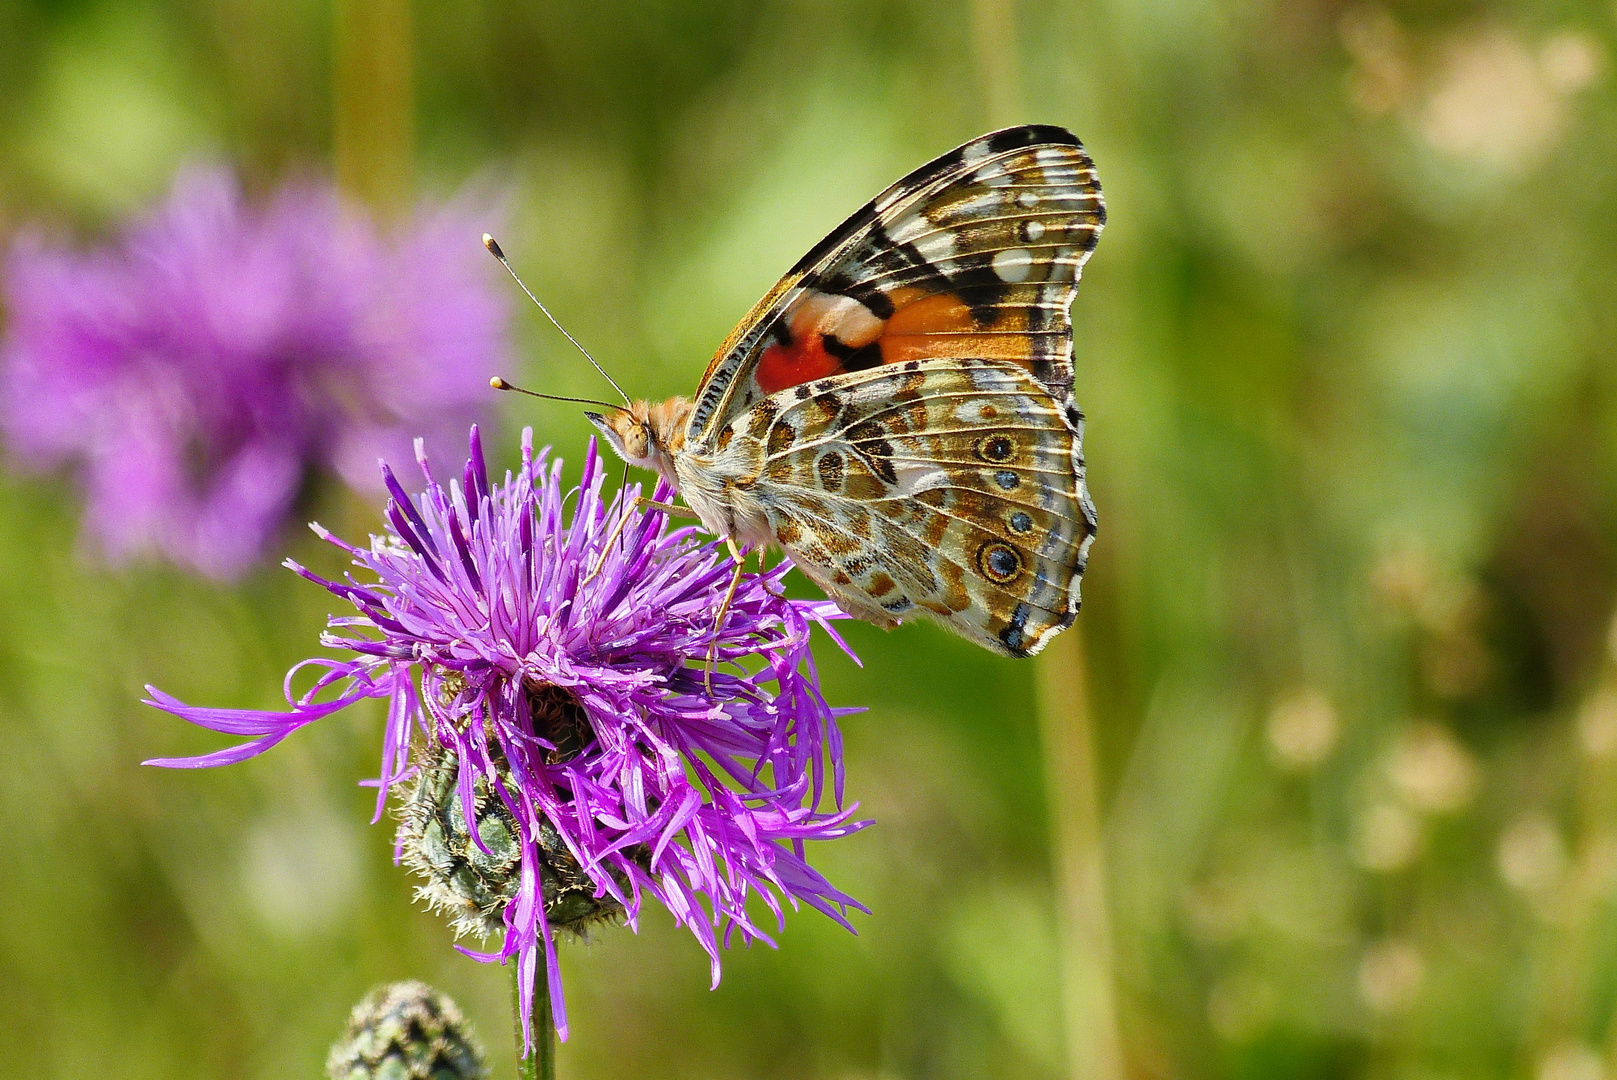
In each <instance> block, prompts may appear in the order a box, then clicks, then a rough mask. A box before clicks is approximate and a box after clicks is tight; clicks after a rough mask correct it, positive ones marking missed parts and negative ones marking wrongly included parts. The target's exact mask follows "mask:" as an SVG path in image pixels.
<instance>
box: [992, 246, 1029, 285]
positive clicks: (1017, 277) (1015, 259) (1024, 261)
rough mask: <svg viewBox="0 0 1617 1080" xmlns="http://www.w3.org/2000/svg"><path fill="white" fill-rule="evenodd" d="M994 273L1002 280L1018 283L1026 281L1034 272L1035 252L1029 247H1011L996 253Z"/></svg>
mask: <svg viewBox="0 0 1617 1080" xmlns="http://www.w3.org/2000/svg"><path fill="white" fill-rule="evenodd" d="M993 266H994V273H996V274H998V275H999V279H1000V280H1001V281H1006V282H1010V283H1011V284H1013V285H1014V284H1016V283H1017V282H1019V281H1026V280H1027V278H1028V275H1029V274H1031V273H1032V272H1033V252H1031V251H1029V250H1028V249H1027V248H1009V249H1007V250H1005V251H1000V252H996V253H995V255H994V262H993Z"/></svg>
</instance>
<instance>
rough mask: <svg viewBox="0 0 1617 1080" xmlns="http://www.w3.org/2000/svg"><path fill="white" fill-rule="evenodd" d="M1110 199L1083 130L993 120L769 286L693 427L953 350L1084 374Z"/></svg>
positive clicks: (1063, 392) (714, 377)
mask: <svg viewBox="0 0 1617 1080" xmlns="http://www.w3.org/2000/svg"><path fill="white" fill-rule="evenodd" d="M1105 216H1106V215H1105V208H1104V205H1103V203H1102V200H1101V193H1100V186H1099V183H1098V181H1097V180H1096V178H1095V169H1094V163H1093V162H1092V161H1091V160H1090V158H1089V155H1088V154H1087V153H1086V152H1085V150H1084V148H1083V145H1082V144H1081V143H1080V142H1079V141H1078V139H1077V138H1075V137H1074V136H1073V135H1072V134H1071V133H1070V132H1068V131H1066V130H1064V129H1062V128H1058V127H1047V126H1038V125H1033V126H1027V127H1020V128H1010V129H1007V130H1005V131H999V132H994V133H992V134H989V135H985V136H983V137H982V138H980V139H976V140H974V141H972V142H970V143H967V144H966V145H965V146H962V147H960V148H959V149H957V150H954V151H951V152H950V153H948V154H945V155H943V156H942V157H940V158H938V159H936V160H935V161H933V162H931V163H929V164H927V165H925V166H922V167H921V168H920V169H918V170H916V171H915V172H913V173H911V174H910V175H909V176H907V177H905V178H904V179H902V180H900V181H899V182H898V183H896V184H894V185H893V186H892V187H891V188H889V189H888V190H887V191H885V192H883V193H882V194H881V195H879V196H878V197H877V198H875V199H873V200H872V201H871V202H870V203H868V204H866V205H865V206H864V207H863V208H861V209H860V210H859V211H857V212H856V213H855V214H854V215H853V216H851V217H850V218H849V219H848V220H847V221H846V222H844V223H843V224H842V225H841V226H840V227H839V228H838V229H836V230H835V231H833V232H832V233H831V235H830V236H828V237H827V238H826V239H825V240H824V241H822V242H821V243H820V244H819V245H817V246H816V247H815V248H814V250H812V251H810V252H809V254H808V255H806V256H805V257H804V258H803V259H802V260H800V261H799V263H798V265H797V266H795V267H793V269H792V270H791V272H790V273H788V274H787V275H786V277H785V278H783V279H782V280H781V282H780V283H779V284H778V285H776V287H775V288H774V289H773V290H771V292H770V293H769V295H768V296H766V297H764V299H763V300H761V301H759V303H758V304H757V306H756V307H754V309H753V311H752V312H751V313H750V314H749V315H748V317H747V318H746V319H744V320H743V321H742V323H741V325H740V326H738V327H737V328H736V330H735V332H734V333H732V334H731V336H730V338H729V340H727V341H726V342H725V344H724V345H723V346H722V347H721V348H720V349H719V352H718V354H717V355H716V356H715V358H714V360H713V363H712V364H711V365H710V366H709V368H708V371H707V373H706V374H705V375H704V377H703V380H702V383H701V385H700V387H699V389H698V391H697V395H696V399H695V402H694V407H693V409H692V413H691V419H690V424H689V428H688V429H687V437H688V440H689V441H690V442H692V443H693V444H696V445H700V444H702V443H703V442H705V441H706V440H707V439H708V438H709V437H716V434H717V432H718V431H719V430H721V429H722V428H723V427H724V426H725V425H726V424H727V423H728V422H729V421H730V420H732V419H733V418H734V417H735V416H737V415H738V414H739V413H741V412H742V411H743V410H745V409H747V408H749V407H750V406H751V405H752V404H753V403H754V402H757V401H759V400H761V399H762V398H764V397H767V396H769V395H770V394H774V393H777V392H779V391H781V390H785V389H788V388H791V387H794V386H798V385H801V384H803V383H807V382H811V381H813V380H816V379H821V378H826V377H830V376H835V375H839V374H845V373H849V372H857V371H862V370H867V369H869V368H873V367H877V366H880V365H887V364H901V363H905V362H908V361H911V360H925V359H932V358H943V357H974V358H980V359H981V358H994V359H1000V360H1005V361H1009V362H1012V363H1015V364H1018V365H1021V366H1022V367H1024V368H1026V369H1027V370H1028V371H1030V372H1031V373H1032V374H1033V375H1034V377H1035V378H1036V379H1037V380H1038V381H1039V382H1040V383H1042V384H1043V385H1044V386H1045V387H1046V389H1047V390H1048V391H1049V392H1050V394H1051V395H1052V396H1053V397H1054V398H1055V399H1056V400H1057V401H1060V402H1064V401H1066V400H1067V398H1068V397H1069V395H1070V393H1071V390H1072V323H1071V318H1070V315H1069V310H1068V309H1069V307H1070V306H1071V303H1072V298H1073V293H1074V290H1075V289H1076V287H1077V283H1078V277H1079V274H1080V272H1081V270H1082V267H1083V264H1084V261H1085V260H1086V259H1087V258H1088V257H1089V254H1090V252H1091V251H1093V250H1094V247H1095V243H1096V240H1097V239H1098V238H1099V235H1100V231H1101V228H1102V226H1103V225H1104V223H1105Z"/></svg>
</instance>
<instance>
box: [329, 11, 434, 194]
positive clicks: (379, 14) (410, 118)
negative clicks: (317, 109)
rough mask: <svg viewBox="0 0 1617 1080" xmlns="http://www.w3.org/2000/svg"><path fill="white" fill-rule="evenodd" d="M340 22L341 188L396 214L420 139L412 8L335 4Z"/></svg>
mask: <svg viewBox="0 0 1617 1080" xmlns="http://www.w3.org/2000/svg"><path fill="white" fill-rule="evenodd" d="M334 15H335V17H334V19H333V24H334V28H335V33H336V41H335V48H334V56H335V71H334V73H333V80H332V82H333V93H334V95H335V99H336V100H335V101H334V103H333V107H332V113H333V117H332V120H333V125H332V153H333V156H334V157H335V159H336V167H337V183H338V185H339V186H340V187H341V188H342V189H343V190H344V191H346V192H348V193H349V194H350V195H352V196H354V197H355V198H357V199H359V200H360V201H362V202H364V203H365V204H366V205H368V206H370V207H372V208H373V209H374V210H376V211H378V212H380V213H383V214H391V213H396V212H398V211H399V210H401V209H402V208H403V207H404V206H405V205H406V204H407V202H408V200H409V197H410V185H411V173H412V170H411V155H412V152H413V143H414V137H415V123H414V119H415V118H414V113H415V101H414V94H413V88H412V82H411V74H410V68H411V21H410V4H409V0H337V6H336V11H335V13H334Z"/></svg>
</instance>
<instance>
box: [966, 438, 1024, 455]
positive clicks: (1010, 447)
mask: <svg viewBox="0 0 1617 1080" xmlns="http://www.w3.org/2000/svg"><path fill="white" fill-rule="evenodd" d="M976 449H977V456H978V457H980V458H982V459H983V460H984V461H1009V460H1010V459H1011V457H1012V456H1013V455H1014V454H1015V453H1016V444H1015V443H1013V442H1011V440H1010V439H1009V438H1007V437H1006V436H1004V435H986V436H984V437H983V438H981V439H978V440H977V448H976Z"/></svg>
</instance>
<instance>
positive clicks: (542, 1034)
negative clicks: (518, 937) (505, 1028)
mask: <svg viewBox="0 0 1617 1080" xmlns="http://www.w3.org/2000/svg"><path fill="white" fill-rule="evenodd" d="M507 963H509V964H510V965H511V1019H512V1026H513V1027H514V1028H515V1029H516V1038H517V1077H518V1080H556V1029H555V1027H554V1026H552V1024H551V1020H550V980H549V978H547V977H546V974H545V972H543V971H539V972H536V973H535V974H534V978H533V1014H532V1015H533V1041H532V1042H531V1043H527V1040H526V1039H524V1038H523V1031H522V980H521V977H520V976H519V974H518V972H519V971H520V970H521V969H520V967H519V965H518V963H517V961H516V959H515V958H513V959H511V960H509V961H507ZM525 1043H526V1044H527V1045H526V1050H527V1052H526V1053H524V1052H523V1051H524V1044H525Z"/></svg>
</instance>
